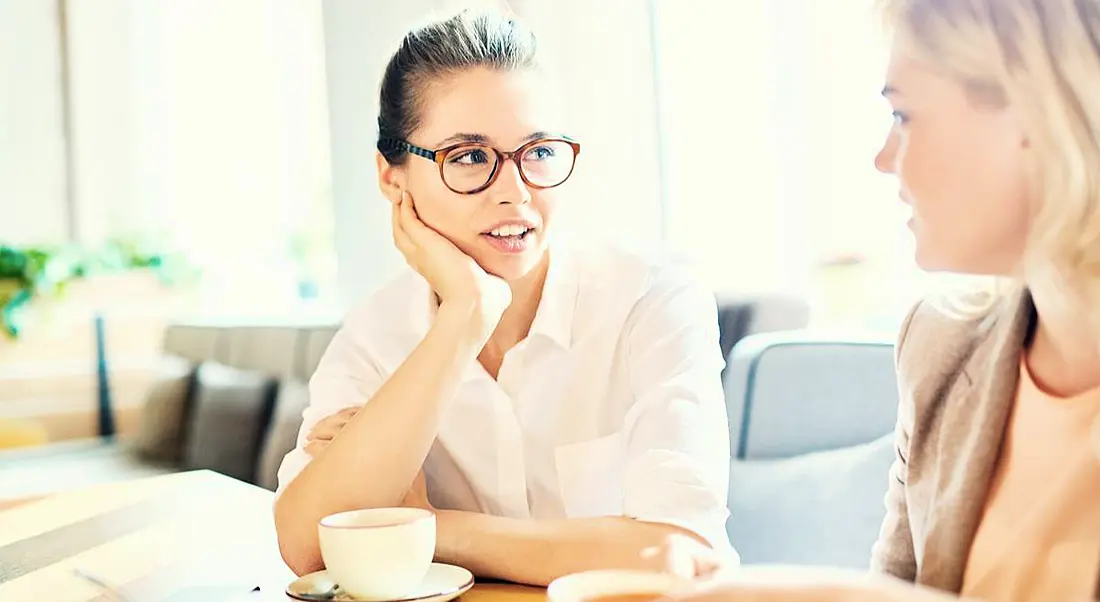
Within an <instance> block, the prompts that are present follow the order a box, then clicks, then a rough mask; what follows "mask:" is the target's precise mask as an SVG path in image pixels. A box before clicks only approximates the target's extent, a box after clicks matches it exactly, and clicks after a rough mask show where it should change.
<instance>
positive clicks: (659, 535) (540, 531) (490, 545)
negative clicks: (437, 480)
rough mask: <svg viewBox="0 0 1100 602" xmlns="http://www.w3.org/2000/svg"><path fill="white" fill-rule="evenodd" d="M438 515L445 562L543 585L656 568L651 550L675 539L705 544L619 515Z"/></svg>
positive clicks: (482, 573) (439, 552)
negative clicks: (599, 572)
mask: <svg viewBox="0 0 1100 602" xmlns="http://www.w3.org/2000/svg"><path fill="white" fill-rule="evenodd" d="M436 514H437V516H436V525H437V532H438V536H437V544H436V557H437V558H438V559H439V560H440V561H441V562H447V563H452V564H457V565H459V566H463V567H466V568H468V569H470V570H471V571H473V572H474V574H476V575H478V576H480V577H487V578H492V579H503V580H507V581H513V582H516V583H526V584H531V585H540V586H545V585H547V584H549V583H550V582H551V581H552V580H554V579H556V578H558V577H560V576H562V575H568V574H570V573H576V572H581V571H587V570H594V569H609V568H637V569H651V568H653V567H652V566H650V564H651V562H652V561H650V560H647V559H646V558H644V557H643V555H642V551H643V550H645V549H646V548H651V547H656V546H660V545H661V544H662V543H664V542H665V541H666V540H667V539H668V538H669V537H670V536H672V535H673V534H682V535H688V536H690V537H693V538H695V539H699V538H698V536H696V535H695V534H693V533H690V532H688V531H686V530H684V529H681V528H679V527H674V526H671V525H665V524H660V523H647V522H641V521H637V520H634V519H630V518H624V517H614V516H607V517H597V518H572V519H560V520H529V519H516V518H504V517H499V516H489V515H485V514H476V513H471V512H460V511H453V510H440V511H437V513H436ZM700 541H702V540H701V539H700Z"/></svg>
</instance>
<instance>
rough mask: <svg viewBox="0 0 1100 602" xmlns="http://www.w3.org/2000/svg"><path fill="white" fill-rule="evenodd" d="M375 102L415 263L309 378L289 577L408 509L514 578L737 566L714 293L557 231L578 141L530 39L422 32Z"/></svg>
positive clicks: (473, 31)
mask: <svg viewBox="0 0 1100 602" xmlns="http://www.w3.org/2000/svg"><path fill="white" fill-rule="evenodd" d="M380 106H381V110H380V115H379V118H378V126H379V140H378V155H377V167H378V175H379V181H380V186H381V190H382V193H383V195H384V196H385V197H386V198H387V199H389V200H390V202H391V203H392V205H393V220H392V222H393V223H392V228H393V237H394V244H395V245H396V246H397V248H398V249H399V250H400V251H401V253H402V254H403V255H404V257H405V259H406V260H407V261H408V263H409V265H410V266H411V269H410V270H409V271H408V273H406V274H404V275H402V276H400V277H399V278H397V279H396V280H395V281H393V282H391V283H390V284H388V285H386V286H385V287H383V288H382V289H381V290H379V291H377V292H376V293H375V294H373V295H372V296H371V297H370V298H369V299H368V300H366V302H365V303H363V304H362V305H361V306H359V307H358V308H356V309H355V310H353V311H352V312H351V313H350V314H349V316H348V317H347V319H346V321H345V323H344V325H343V327H342V328H341V329H340V331H339V332H338V333H337V334H336V336H335V338H334V339H333V341H332V343H331V345H330V346H329V348H328V350H327V352H326V354H325V356H324V358H323V360H322V361H321V364H320V366H319V367H318V369H317V372H316V373H315V374H314V376H313V378H312V380H311V383H310V398H311V399H310V404H311V405H310V406H309V408H308V409H307V410H306V412H305V420H304V424H303V425H302V430H301V435H300V438H299V446H298V448H297V449H295V450H294V451H293V452H291V453H290V454H289V455H288V456H287V457H286V459H285V460H284V463H283V466H282V468H281V470H280V486H279V491H278V498H277V502H276V505H275V518H276V524H277V527H278V533H279V541H280V548H281V550H282V553H283V556H284V558H285V559H286V561H287V563H288V564H289V565H290V567H291V568H293V569H294V570H295V571H296V572H298V573H299V574H301V573H305V572H308V571H312V570H316V569H318V568H320V567H321V565H322V561H321V557H320V554H319V552H318V541H317V522H318V519H320V518H322V517H323V516H325V515H328V514H330V513H334V512H339V511H344V510H350V509H356V508H370V507H384V506H395V505H412V506H419V507H424V508H430V509H432V510H434V511H435V512H436V516H437V524H438V541H437V546H436V558H437V560H439V561H441V562H447V563H452V564H458V565H462V566H465V567H467V568H469V569H471V570H472V571H474V572H475V573H476V574H479V575H481V576H487V577H494V578H500V579H506V580H510V581H516V582H524V583H531V584H547V583H548V582H549V581H551V580H552V579H554V578H556V577H558V576H560V575H563V574H566V573H572V572H577V571H582V570H586V569H592V568H599V567H631V566H641V565H644V564H646V562H647V561H646V559H644V558H643V554H642V551H643V550H645V549H647V548H650V547H652V546H655V545H658V544H660V543H661V542H662V541H664V540H665V539H666V537H668V536H670V535H672V534H678V535H681V536H683V537H688V538H691V539H692V540H693V541H697V542H700V543H701V544H704V545H706V546H708V548H711V549H715V550H717V551H718V553H720V554H723V555H726V556H729V557H734V552H733V550H732V548H731V547H730V544H729V541H728V540H727V537H726V532H725V521H726V517H727V511H726V504H725V501H726V493H727V491H726V488H727V481H728V478H729V477H728V470H729V441H728V426H727V421H726V414H725V406H724V400H723V393H722V388H721V381H720V373H721V370H722V367H723V358H722V357H721V352H720V351H719V346H718V332H717V319H716V310H715V302H714V297H713V296H712V294H711V293H710V292H709V291H707V290H706V289H705V288H704V287H702V286H700V285H699V284H698V283H697V282H696V281H695V280H694V279H693V278H692V277H690V276H689V275H688V273H687V272H686V270H684V269H683V268H682V267H678V266H676V265H674V264H670V263H664V262H662V261H659V260H658V259H656V258H650V257H648V256H643V255H639V254H634V253H631V252H627V251H625V250H621V249H618V248H616V247H613V246H609V245H599V246H595V245H575V244H569V243H567V242H566V241H565V240H562V237H560V236H558V234H559V233H558V232H557V229H558V228H559V227H560V226H559V225H558V224H556V223H555V217H556V216H557V214H558V209H559V205H560V204H561V203H566V202H571V201H570V199H568V192H567V190H568V187H567V186H563V184H566V183H567V180H568V179H569V176H570V174H572V172H573V167H574V165H575V163H576V161H577V158H578V156H579V153H580V150H581V145H580V144H579V143H578V142H577V141H575V140H573V139H571V138H569V136H568V135H567V133H565V132H563V131H562V125H561V121H560V117H559V116H558V115H557V112H556V109H557V108H558V104H557V103H556V102H555V97H554V94H553V90H552V88H551V86H550V85H549V80H548V78H547V76H546V74H545V73H544V72H543V70H542V68H541V67H540V65H539V63H538V60H537V57H536V53H535V41H534V38H533V36H532V35H531V34H530V33H529V32H527V31H525V30H524V29H523V28H522V27H521V26H520V24H518V23H517V22H516V21H515V20H513V19H510V18H507V17H505V16H502V15H498V14H494V13H488V12H463V13H460V14H459V15H457V16H454V17H452V18H449V19H447V20H443V21H440V22H435V23H431V24H428V25H426V26H424V27H422V28H420V29H417V30H415V31H413V32H411V33H409V34H408V35H407V36H406V37H405V39H404V41H403V42H402V43H401V46H400V48H399V49H398V50H397V52H396V54H395V55H394V56H393V58H392V59H391V61H390V63H389V66H388V67H387V69H386V72H385V75H384V77H383V81H382V86H381V98H380ZM573 202H580V199H577V200H576V201H573Z"/></svg>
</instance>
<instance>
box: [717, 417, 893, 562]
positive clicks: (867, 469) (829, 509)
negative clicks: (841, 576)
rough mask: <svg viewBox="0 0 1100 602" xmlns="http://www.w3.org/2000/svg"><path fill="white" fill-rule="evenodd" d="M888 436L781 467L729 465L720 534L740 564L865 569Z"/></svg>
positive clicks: (774, 463) (879, 514) (880, 510)
mask: <svg viewBox="0 0 1100 602" xmlns="http://www.w3.org/2000/svg"><path fill="white" fill-rule="evenodd" d="M893 461H894V440H893V434H889V435H885V436H883V437H880V438H879V439H877V440H875V441H873V442H871V443H865V444H862V445H856V446H852V447H848V448H843V449H837V450H830V451H824V452H817V453H812V454H807V455H804V456H800V457H797V458H788V459H781V460H735V461H734V462H733V463H732V464H731V468H730V492H729V500H728V503H729V508H730V519H729V522H728V523H727V527H726V530H727V532H728V533H729V536H730V541H732V542H733V545H734V547H735V548H737V551H738V552H739V553H740V554H741V561H742V562H743V563H745V564H761V563H779V564H802V565H830V566H842V567H850V568H856V569H866V568H868V567H869V563H870V558H871V546H872V545H873V544H874V542H875V539H876V538H877V536H878V532H879V528H880V527H881V524H882V520H883V518H884V517H885V515H886V506H885V504H884V498H885V495H886V489H887V486H888V484H889V478H890V477H889V471H890V465H891V463H892V462H893Z"/></svg>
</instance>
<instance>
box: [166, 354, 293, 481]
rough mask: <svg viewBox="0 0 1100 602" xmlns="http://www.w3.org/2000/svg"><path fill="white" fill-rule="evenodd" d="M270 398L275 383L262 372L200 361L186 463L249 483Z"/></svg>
mask: <svg viewBox="0 0 1100 602" xmlns="http://www.w3.org/2000/svg"><path fill="white" fill-rule="evenodd" d="M274 400H275V381H273V380H272V379H271V378H270V377H268V376H267V375H265V374H262V373H259V372H249V371H245V370H238V369H236V368H230V367H228V366H225V365H222V364H218V363H214V362H204V363H203V364H201V365H200V366H199V368H198V371H197V372H196V374H195V394H194V408H193V410H192V412H191V420H190V422H189V428H188V432H187V446H186V451H185V461H184V464H185V466H186V467H187V468H189V469H198V468H205V469H210V470H216V471H218V472H220V473H222V474H225V475H228V476H231V477H234V478H237V479H240V480H242V481H247V482H252V481H253V478H254V476H255V472H256V460H257V457H258V455H259V450H260V444H261V442H262V438H263V433H264V431H265V430H266V429H267V425H268V422H269V421H270V419H271V412H272V408H273V406H274Z"/></svg>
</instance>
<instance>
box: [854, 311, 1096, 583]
mask: <svg viewBox="0 0 1100 602" xmlns="http://www.w3.org/2000/svg"><path fill="white" fill-rule="evenodd" d="M1009 301H1010V302H1007V303H1005V304H1004V305H1003V306H1002V307H1001V308H1000V309H998V311H996V312H995V313H993V314H991V315H989V316H987V317H985V318H982V319H972V320H960V319H956V318H954V317H949V316H947V315H945V314H944V313H942V312H940V311H939V310H937V309H936V308H934V307H932V306H931V305H930V304H928V303H922V304H920V305H918V306H917V307H916V308H914V310H913V312H912V313H911V314H910V316H909V318H908V319H907V320H906V322H905V326H904V327H903V329H902V334H901V336H900V337H899V340H898V346H897V363H898V385H899V392H900V405H899V408H898V425H897V431H896V442H897V459H896V461H895V463H894V466H893V469H892V470H891V477H890V480H891V481H890V489H889V492H888V494H887V500H886V503H887V513H886V519H885V521H884V522H883V526H882V532H881V534H880V536H879V540H878V542H877V543H876V544H875V547H874V550H873V553H872V567H873V568H874V569H876V570H879V571H882V572H885V573H889V574H891V575H895V576H897V577H900V578H902V579H906V580H909V581H915V582H917V583H920V584H923V585H927V586H931V587H935V588H938V589H941V590H944V591H948V592H953V593H959V592H961V591H962V589H963V586H964V582H966V585H967V586H968V588H969V589H971V590H974V591H977V590H978V589H980V588H983V587H984V586H983V585H982V584H983V583H984V581H983V580H984V579H986V575H987V574H991V573H989V572H988V571H993V572H997V571H1000V570H1002V568H998V567H997V565H998V563H999V562H1001V561H998V560H992V559H990V558H989V557H987V556H986V555H985V554H984V553H983V552H982V550H983V549H985V548H984V545H983V544H981V543H979V546H981V547H979V548H977V554H979V555H980V558H979V557H978V556H976V557H975V560H974V562H975V563H976V566H975V567H974V568H973V570H972V572H971V573H970V574H969V575H968V574H967V564H968V560H969V559H970V556H971V547H972V544H974V541H975V536H976V535H977V534H978V531H979V526H980V525H982V523H983V517H984V515H985V510H986V507H987V500H989V501H990V504H991V508H992V509H994V511H995V512H998V513H999V512H1000V511H999V510H996V509H997V508H998V507H1000V506H1001V503H1000V502H998V501H997V496H993V497H992V498H990V496H989V493H990V489H991V487H992V486H993V484H994V482H995V478H999V477H997V476H996V475H997V474H998V473H999V472H1003V473H1004V474H1006V475H1008V474H1009V472H1008V471H1014V466H1013V463H1014V462H1013V460H1012V459H1010V460H1009V463H1008V464H1007V465H1005V464H1003V463H1001V462H999V460H1000V457H1001V455H1000V450H1001V443H1002V442H1003V441H1004V439H1005V435H1006V433H1008V432H1009V425H1010V419H1011V414H1012V412H1011V410H1012V408H1013V406H1014V403H1015V400H1016V391H1017V383H1018V382H1019V380H1020V358H1021V356H1022V350H1023V345H1024V340H1025V337H1026V335H1027V333H1028V332H1029V330H1030V328H1031V324H1032V323H1033V321H1034V318H1035V309H1034V306H1033V305H1032V302H1031V298H1030V295H1028V294H1026V293H1021V294H1019V295H1017V296H1015V297H1013V298H1012V299H1010V300H1009ZM1025 386H1026V385H1025ZM1067 428H1069V427H1067ZM1036 443H1037V444H1038V445H1041V444H1042V442H1036ZM1070 445H1071V446H1073V449H1074V450H1075V451H1074V452H1072V453H1069V454H1065V453H1058V454H1056V456H1057V457H1056V458H1055V459H1054V460H1053V461H1051V460H1050V459H1049V458H1047V460H1045V461H1047V462H1049V463H1050V465H1051V466H1056V467H1058V468H1057V470H1056V472H1057V471H1066V470H1070V471H1073V470H1077V468H1071V467H1070V465H1071V464H1078V465H1079V466H1081V467H1086V468H1088V467H1090V466H1091V465H1090V464H1089V463H1088V462H1087V461H1086V462H1082V459H1081V454H1082V453H1084V451H1082V448H1081V446H1080V444H1079V443H1078V444H1077V445H1076V446H1074V445H1073V444H1070ZM1029 451H1030V450H1029ZM999 466H1001V467H1002V470H998V467H999ZM1051 476H1053V475H1051ZM1013 480H1015V477H1013ZM1071 480H1072V477H1071ZM1035 489H1037V490H1036V491H1034V493H1035V495H1032V496H1027V497H1022V498H1021V499H1017V500H1014V502H1013V506H1012V509H1013V511H1015V510H1016V509H1017V508H1024V507H1026V508H1027V509H1028V510H1027V511H1029V512H1034V513H1037V514H1046V513H1048V512H1050V510H1048V509H1046V508H1044V507H1043V504H1044V503H1052V504H1055V505H1057V504H1059V503H1061V502H1043V501H1042V500H1041V499H1040V498H1041V497H1042V496H1040V495H1039V494H1040V493H1044V495H1045V494H1050V495H1052V496H1053V497H1052V498H1051V499H1055V498H1061V499H1063V500H1065V501H1067V502H1069V503H1070V504H1071V505H1073V506H1078V507H1085V506H1087V505H1092V506H1097V504H1096V501H1097V498H1096V497H1095V495H1096V493H1095V492H1094V491H1093V490H1091V489H1090V490H1088V491H1084V492H1082V491H1077V490H1073V491H1069V490H1066V491H1065V492H1064V495H1063V494H1060V493H1053V494H1051V493H1050V491H1042V490H1041V489H1042V488H1035ZM1013 497H1014V498H1015V497H1019V496H1015V495H1014V496H1013ZM1017 502H1018V503H1019V504H1020V505H1019V506H1016V505H1015V503H1017ZM1057 514H1065V513H1064V512H1062V511H1061V510H1059V511H1058V513H1057ZM1086 514H1087V513H1086ZM1075 516H1076V515H1075ZM1089 517H1090V519H1091V518H1095V517H1092V516H1091V514H1090V515H1089ZM994 520H995V519H994ZM1040 522H1042V521H1040ZM996 524H997V523H989V524H988V525H986V529H988V530H989V533H988V534H983V535H982V536H981V537H982V538H983V539H985V538H987V537H991V536H992V537H999V536H998V535H994V533H995V532H996V531H998V529H997V527H995V526H991V525H996ZM1045 527H1046V525H1045V524H1044V526H1043V527H1032V528H1031V532H1034V533H1038V532H1041V531H1044V530H1045ZM1065 529H1066V527H1058V528H1057V529H1056V530H1065ZM1010 537H1011V536H1010ZM1045 538H1046V537H1041V538H1040V539H1045ZM1055 539H1057V537H1055ZM1060 550H1061V549H1059V551H1058V552H1057V553H1058V554H1064V553H1065V552H1062V551H1060ZM1077 551H1078V550H1075V551H1074V553H1075V554H1076V552H1077ZM1092 554H1093V556H1091V557H1089V556H1088V555H1087V554H1086V556H1085V557H1084V559H1083V560H1081V561H1080V562H1079V564H1080V566H1081V568H1080V569H1074V571H1073V572H1074V574H1078V573H1079V572H1082V571H1083V572H1086V573H1087V572H1088V569H1089V567H1091V574H1087V575H1084V576H1082V577H1081V579H1083V580H1085V581H1089V582H1091V583H1092V584H1095V583H1097V577H1098V574H1100V570H1098V569H1100V561H1098V559H1097V557H1096V556H1095V552H1092ZM1041 555H1042V553H1041V552H1035V551H1034V548H1033V549H1032V552H1031V553H1028V552H1025V551H1023V550H1020V551H1018V556H1017V558H1018V559H1017V560H1007V557H1002V558H1003V559H1004V560H1003V561H1004V562H1008V563H1012V562H1015V563H1017V566H1022V565H1024V564H1028V565H1034V564H1035V563H1037V562H1044V560H1043V559H1042V558H1041ZM1037 556H1039V557H1037ZM1056 562H1057V561H1056ZM1074 563H1075V564H1076V563H1078V561H1077V560H1075V561H1074ZM983 565H984V566H986V567H987V568H988V567H989V566H994V568H992V569H988V571H987V570H985V569H983V568H982V567H983ZM1085 577H1087V579H1085ZM1075 580H1076V577H1075ZM989 582H990V583H992V581H989ZM1088 589H1090V590H1091V589H1094V588H1093V587H1089V588H1088Z"/></svg>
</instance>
